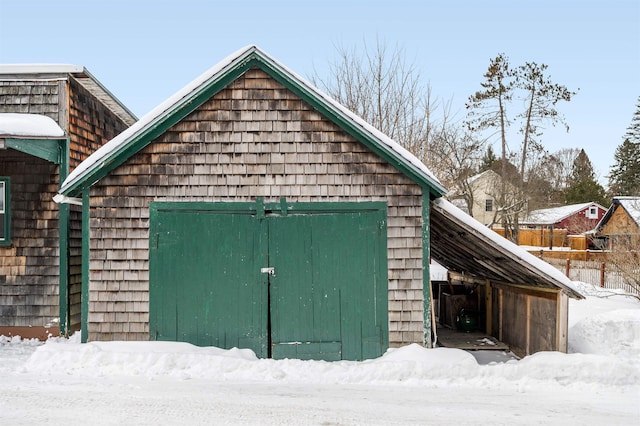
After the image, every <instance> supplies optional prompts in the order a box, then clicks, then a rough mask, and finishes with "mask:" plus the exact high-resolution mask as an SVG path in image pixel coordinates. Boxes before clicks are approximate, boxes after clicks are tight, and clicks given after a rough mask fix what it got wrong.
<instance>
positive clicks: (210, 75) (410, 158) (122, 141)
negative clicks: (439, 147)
mask: <svg viewBox="0 0 640 426" xmlns="http://www.w3.org/2000/svg"><path fill="white" fill-rule="evenodd" d="M253 54H257V55H258V56H259V57H260V58H261V59H264V60H266V61H267V62H268V63H269V64H270V65H271V66H273V67H274V68H276V69H278V70H280V71H282V72H284V73H285V74H287V75H288V76H289V77H291V78H292V79H293V80H294V81H295V82H296V83H297V84H299V85H301V86H302V87H304V88H305V89H306V90H308V91H309V92H311V93H313V94H314V95H315V96H316V97H317V98H318V99H321V100H322V101H324V102H325V103H326V104H327V106H328V107H330V108H332V109H334V110H336V112H338V113H339V114H341V115H342V116H344V117H346V118H348V119H349V120H350V121H352V123H353V124H355V125H356V126H358V127H360V128H361V129H362V130H364V131H365V132H366V133H368V134H369V135H371V136H372V137H373V138H375V139H376V140H378V141H379V142H381V144H383V145H384V146H386V147H387V148H388V149H389V150H391V151H392V152H395V154H396V155H398V156H399V157H401V158H402V159H403V160H404V161H405V162H406V163H408V165H409V166H410V167H412V168H413V169H414V170H415V171H416V172H417V173H418V174H419V175H421V176H423V177H425V178H426V179H427V180H428V181H430V182H432V183H433V185H434V187H436V188H438V189H440V190H441V191H442V192H443V193H444V192H446V190H445V189H444V187H442V185H441V184H440V182H439V181H438V179H437V178H436V177H435V175H434V174H433V173H432V172H431V171H430V170H429V169H428V168H427V166H425V165H424V163H422V162H421V161H420V160H419V159H418V158H416V157H415V156H414V155H413V154H411V153H410V152H409V151H407V150H406V149H405V148H404V147H402V146H401V145H400V144H398V143H397V142H395V141H393V140H392V139H391V138H389V137H388V136H386V135H385V134H383V133H382V132H380V131H379V130H377V129H376V128H374V127H373V126H371V125H370V124H368V123H367V122H365V121H364V120H363V119H362V118H360V117H358V116H357V115H356V114H354V113H353V112H351V111H349V110H348V109H347V108H345V107H344V106H342V105H341V104H339V103H338V102H337V101H335V100H333V99H332V98H330V97H329V96H328V95H326V94H324V93H323V92H321V91H320V90H319V89H317V88H316V87H314V86H313V85H311V84H310V83H308V82H307V81H306V80H304V79H303V78H302V77H300V76H299V75H297V74H296V73H294V72H293V71H291V70H289V69H288V68H286V67H285V66H283V65H282V64H280V63H279V62H278V61H276V60H275V59H273V58H272V57H271V56H269V55H267V54H266V53H265V52H263V51H262V50H261V49H259V48H258V47H257V46H255V45H251V46H247V47H244V48H242V49H240V50H237V51H236V52H234V53H232V54H231V55H229V56H227V57H226V58H225V59H223V60H222V61H220V62H219V63H218V64H216V65H214V66H213V67H211V68H210V69H209V70H207V71H206V72H205V73H203V74H202V75H200V76H199V77H197V78H196V79H195V80H193V81H192V82H191V83H189V84H188V85H186V86H185V87H184V88H182V89H181V90H179V91H178V92H176V93H175V94H174V95H172V96H171V97H169V98H168V99H167V100H165V101H164V102H162V103H161V104H160V105H158V106H157V107H155V108H154V109H153V110H151V111H150V112H149V113H148V114H146V115H145V116H144V117H142V118H141V119H140V120H139V121H138V122H136V123H135V124H134V125H132V126H131V127H129V128H128V129H127V130H125V131H124V132H122V133H121V134H120V135H118V136H116V137H115V138H113V139H112V140H110V141H109V142H107V143H106V144H105V145H103V146H102V147H100V148H99V149H98V150H97V151H95V152H94V153H93V154H91V155H90V156H89V157H88V158H87V159H86V160H84V161H83V162H82V163H80V165H78V167H76V168H75V169H74V170H73V172H72V173H71V174H70V175H69V176H68V177H67V179H66V180H65V181H64V182H63V184H62V186H61V188H60V193H64V192H65V191H66V190H68V189H69V188H70V187H71V186H72V185H73V184H74V183H76V182H78V181H80V180H82V179H83V177H84V176H85V175H87V174H88V173H89V172H90V171H92V170H93V169H96V168H99V167H102V165H103V163H104V160H106V159H108V158H109V157H110V156H111V155H113V154H115V153H117V152H119V150H120V149H123V148H125V147H126V146H127V144H128V143H129V142H131V141H132V140H133V139H135V138H136V137H137V136H138V135H140V134H141V133H143V131H144V130H146V129H147V128H149V127H150V126H152V125H153V124H154V123H157V122H159V121H160V120H161V119H163V118H164V117H166V116H168V115H169V114H171V113H172V112H173V111H175V110H177V109H178V108H180V107H181V106H182V105H183V104H184V103H186V102H188V101H189V100H190V99H191V97H192V96H193V95H194V94H196V93H198V91H199V90H201V89H203V88H204V87H206V86H207V85H209V84H210V83H211V82H212V81H215V80H216V79H217V78H218V77H219V76H220V75H223V74H224V73H225V72H226V71H228V70H230V69H232V68H233V67H234V66H236V65H237V64H239V63H241V62H243V61H244V60H246V59H248V58H249V57H250V56H251V55H253Z"/></svg>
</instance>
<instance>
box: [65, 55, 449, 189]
mask: <svg viewBox="0 0 640 426" xmlns="http://www.w3.org/2000/svg"><path fill="white" fill-rule="evenodd" d="M256 66H257V67H258V68H261V69H262V70H263V71H265V72H267V73H268V74H270V75H271V76H272V77H273V78H275V79H276V80H277V81H279V82H280V83H281V84H283V85H284V86H285V87H287V88H288V89H289V90H292V91H293V92H294V93H296V95H297V96H300V98H301V99H303V100H304V101H306V102H308V103H309V104H310V105H311V106H313V107H314V108H316V109H317V110H318V111H319V112H320V113H321V114H323V115H325V116H326V117H327V118H328V119H329V120H331V121H333V122H334V123H336V124H337V125H338V126H340V127H341V128H342V129H343V130H344V131H346V132H347V133H349V134H351V135H352V136H353V137H354V138H356V139H357V140H359V141H360V142H362V143H363V144H365V145H366V146H368V147H369V148H370V149H371V150H372V151H374V152H375V153H376V154H378V155H380V156H381V157H382V158H384V159H385V160H387V161H388V162H389V163H390V164H392V165H393V166H394V167H396V168H397V169H398V170H400V171H401V172H402V173H404V174H405V175H406V176H408V177H409V178H410V179H412V180H413V181H414V182H416V183H418V184H419V185H421V186H422V187H427V188H429V192H430V193H431V194H432V195H433V196H434V197H437V196H442V195H444V194H445V193H446V189H445V188H444V187H443V186H442V184H441V183H440V182H439V181H438V180H437V178H436V177H435V176H434V175H433V174H432V173H431V171H430V170H429V169H428V168H427V167H426V166H425V165H424V164H423V163H422V162H421V161H420V160H418V159H417V158H416V157H415V156H414V155H413V154H411V153H409V151H407V150H406V149H405V148H403V147H402V146H400V145H399V144H397V143H396V142H394V141H393V140H391V139H390V138H389V137H388V136H386V135H384V134H383V133H382V132H380V131H379V130H377V129H375V128H374V127H373V126H371V125H370V124H368V123H366V122H365V121H364V120H363V119H361V118H360V117H358V116H356V115H355V114H354V113H353V112H351V111H349V110H347V109H346V108H345V107H344V106H342V105H340V104H339V103H338V102H336V101H335V100H333V99H331V98H330V97H329V96H327V95H325V94H324V93H322V92H321V91H320V90H318V89H317V88H315V87H314V86H313V85H311V84H310V83H308V82H306V81H305V80H304V79H302V78H301V77H299V76H298V75H297V74H295V73H294V72H292V71H290V70H289V69H288V68H286V67H285V66H283V65H282V64H280V63H279V62H278V61H276V60H275V59H273V58H272V57H270V56H269V55H267V54H266V53H264V52H263V51H262V50H260V49H259V48H258V47H257V46H249V47H246V48H243V49H240V50H239V51H237V52H235V53H233V54H232V55H230V56H228V57H227V58H226V59H224V60H223V61H221V62H220V63H218V64H217V65H215V66H214V67H212V68H210V69H209V70H208V71H207V72H205V73H204V74H202V75H201V76H200V77H198V78H196V79H195V80H194V81H192V82H191V83H190V84H188V85H187V86H185V87H184V88H183V89H181V90H180V91H178V92H177V93H176V94H174V95H173V96H171V97H170V98H168V99H167V100H166V101H164V102H163V103H161V104H160V105H158V106H157V107H156V108H154V109H153V110H152V111H151V112H149V113H148V114H147V115H145V116H144V117H142V118H141V119H140V120H139V121H138V122H137V123H135V124H134V125H133V126H131V127H130V128H128V129H127V130H125V131H124V132H122V133H121V134H120V135H118V136H116V137H115V138H114V139H112V140H110V141H109V142H107V143H106V144H105V145H103V146H102V147H100V148H99V149H98V150H97V151H95V152H94V153H93V154H91V155H90V156H89V157H88V158H87V159H85V160H84V161H83V162H82V163H81V164H80V165H79V166H78V167H76V168H75V169H74V171H73V172H72V173H71V174H70V175H69V177H68V178H67V179H66V180H65V181H64V182H63V184H62V186H61V188H60V193H61V194H63V195H66V196H77V195H79V193H80V192H81V191H82V190H84V189H86V188H88V187H90V186H91V185H93V184H94V183H96V182H97V181H99V180H100V179H102V178H103V177H104V176H106V174H107V173H109V172H110V171H111V170H113V169H115V168H116V167H118V166H119V165H120V164H122V163H123V162H124V161H126V160H127V159H128V158H130V156H132V155H133V154H135V153H136V152H138V151H139V150H141V149H142V148H144V147H145V146H146V145H148V144H149V143H151V142H152V140H153V139H154V138H156V137H157V136H159V135H160V134H162V133H164V132H165V131H166V130H167V129H168V128H169V127H170V126H172V125H174V124H175V123H177V122H179V121H180V120H181V119H182V118H184V117H185V116H186V115H187V114H189V113H191V112H192V111H194V110H195V109H196V108H198V107H199V106H200V105H202V104H203V103H204V102H206V101H207V100H208V99H210V98H211V97H212V96H213V95H214V94H216V93H218V92H219V91H220V90H222V89H224V88H225V87H227V85H228V84H229V83H231V82H232V81H234V80H235V79H237V78H238V77H239V76H241V75H242V74H244V73H245V72H246V71H247V70H248V69H250V68H252V67H256Z"/></svg>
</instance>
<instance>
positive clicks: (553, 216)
mask: <svg viewBox="0 0 640 426" xmlns="http://www.w3.org/2000/svg"><path fill="white" fill-rule="evenodd" d="M590 206H596V207H599V208H601V209H602V210H605V208H604V207H602V206H601V205H599V204H598V203H594V202H589V203H581V204H571V205H568V206H561V207H552V208H549V209H540V210H534V211H532V212H531V213H529V215H528V216H527V217H526V218H525V219H524V220H523V221H522V223H523V224H526V225H533V224H536V225H552V224H554V223H558V222H560V221H561V220H563V219H566V218H567V217H569V216H571V215H573V214H576V213H578V212H581V211H582V210H584V209H586V208H587V207H590Z"/></svg>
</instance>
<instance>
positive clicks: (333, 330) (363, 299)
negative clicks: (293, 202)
mask: <svg viewBox="0 0 640 426" xmlns="http://www.w3.org/2000/svg"><path fill="white" fill-rule="evenodd" d="M384 216H385V215H384V212H379V211H355V212H320V213H316V214H302V215H291V216H285V217H278V216H275V217H270V218H269V263H270V266H272V267H273V268H274V271H275V275H273V276H271V277H270V318H271V324H270V329H271V345H272V356H273V358H300V359H323V360H340V359H351V360H360V359H365V358H373V357H377V356H380V355H381V354H382V353H383V352H384V351H385V350H386V348H387V345H388V331H387V311H388V306H387V282H386V280H387V273H386V267H387V266H386V229H384V220H385V217H384Z"/></svg>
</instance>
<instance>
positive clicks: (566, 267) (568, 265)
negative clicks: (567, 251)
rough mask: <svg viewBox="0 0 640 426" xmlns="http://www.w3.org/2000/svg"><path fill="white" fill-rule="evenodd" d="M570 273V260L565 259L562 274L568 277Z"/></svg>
mask: <svg viewBox="0 0 640 426" xmlns="http://www.w3.org/2000/svg"><path fill="white" fill-rule="evenodd" d="M569 272H571V259H567V264H566V265H565V267H564V274H565V275H566V276H567V277H568V276H569Z"/></svg>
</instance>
